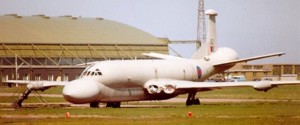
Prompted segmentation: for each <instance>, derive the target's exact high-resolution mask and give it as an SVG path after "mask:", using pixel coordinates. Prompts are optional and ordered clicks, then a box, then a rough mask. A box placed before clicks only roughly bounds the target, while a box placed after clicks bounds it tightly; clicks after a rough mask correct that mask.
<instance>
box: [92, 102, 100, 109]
mask: <svg viewBox="0 0 300 125" xmlns="http://www.w3.org/2000/svg"><path fill="white" fill-rule="evenodd" d="M90 107H91V108H99V102H91V103H90Z"/></svg>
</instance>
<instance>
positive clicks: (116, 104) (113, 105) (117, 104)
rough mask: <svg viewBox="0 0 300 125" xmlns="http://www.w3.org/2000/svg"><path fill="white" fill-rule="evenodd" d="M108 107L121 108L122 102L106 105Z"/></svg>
mask: <svg viewBox="0 0 300 125" xmlns="http://www.w3.org/2000/svg"><path fill="white" fill-rule="evenodd" d="M106 107H112V108H120V107H121V102H108V103H106Z"/></svg>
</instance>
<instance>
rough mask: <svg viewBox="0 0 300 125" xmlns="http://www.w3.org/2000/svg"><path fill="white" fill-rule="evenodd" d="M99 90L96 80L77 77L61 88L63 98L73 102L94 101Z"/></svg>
mask: <svg viewBox="0 0 300 125" xmlns="http://www.w3.org/2000/svg"><path fill="white" fill-rule="evenodd" d="M99 92H100V87H99V85H98V82H97V81H95V80H92V79H77V80H74V81H71V82H70V83H69V84H67V85H65V87H64V88H63V96H64V98H65V99H66V100H67V101H69V102H71V103H75V104H82V103H89V102H93V101H96V100H97V98H98V94H99Z"/></svg>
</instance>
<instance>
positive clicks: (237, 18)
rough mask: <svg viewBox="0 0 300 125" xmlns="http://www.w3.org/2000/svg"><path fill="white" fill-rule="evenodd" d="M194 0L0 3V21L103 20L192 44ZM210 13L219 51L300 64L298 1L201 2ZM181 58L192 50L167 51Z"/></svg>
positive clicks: (181, 47)
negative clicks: (20, 18) (26, 18)
mask: <svg viewBox="0 0 300 125" xmlns="http://www.w3.org/2000/svg"><path fill="white" fill-rule="evenodd" d="M197 9H198V0H51V1H46V0H0V15H4V14H12V13H14V14H18V15H22V16H31V15H37V14H45V15H47V16H63V15H73V16H81V17H91V18H95V17H102V18H104V19H109V20H113V21H117V22H121V23H124V24H128V25H131V26H134V27H136V28H138V29H141V30H143V31H146V32H148V33H150V34H152V35H154V36H156V37H166V38H169V39H170V40H195V39H196V38H197V37H196V33H197ZM205 9H206V10H207V9H215V10H216V11H217V12H218V16H217V35H218V36H217V40H218V44H219V47H229V48H232V49H234V50H236V51H237V52H238V53H239V56H240V58H245V57H251V56H256V55H262V54H268V53H273V52H286V53H287V54H286V55H284V56H282V57H280V58H277V57H275V58H271V59H264V60H260V61H255V62H254V63H298V64H299V63H300V50H299V48H300V13H299V12H300V0H205ZM171 47H172V48H173V49H175V50H176V51H177V52H178V53H180V54H181V55H183V56H184V57H186V58H189V57H191V55H192V54H193V52H194V51H195V49H196V48H195V45H193V44H180V45H171Z"/></svg>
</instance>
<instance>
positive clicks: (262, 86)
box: [253, 82, 273, 92]
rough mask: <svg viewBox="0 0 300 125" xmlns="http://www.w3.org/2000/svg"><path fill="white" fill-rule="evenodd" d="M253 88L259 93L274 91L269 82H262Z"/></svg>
mask: <svg viewBox="0 0 300 125" xmlns="http://www.w3.org/2000/svg"><path fill="white" fill-rule="evenodd" d="M253 88H254V89H255V90H257V91H265V92H267V91H268V90H270V89H272V88H273V86H272V85H271V84H270V83H269V82H261V83H258V84H255V85H253Z"/></svg>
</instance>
